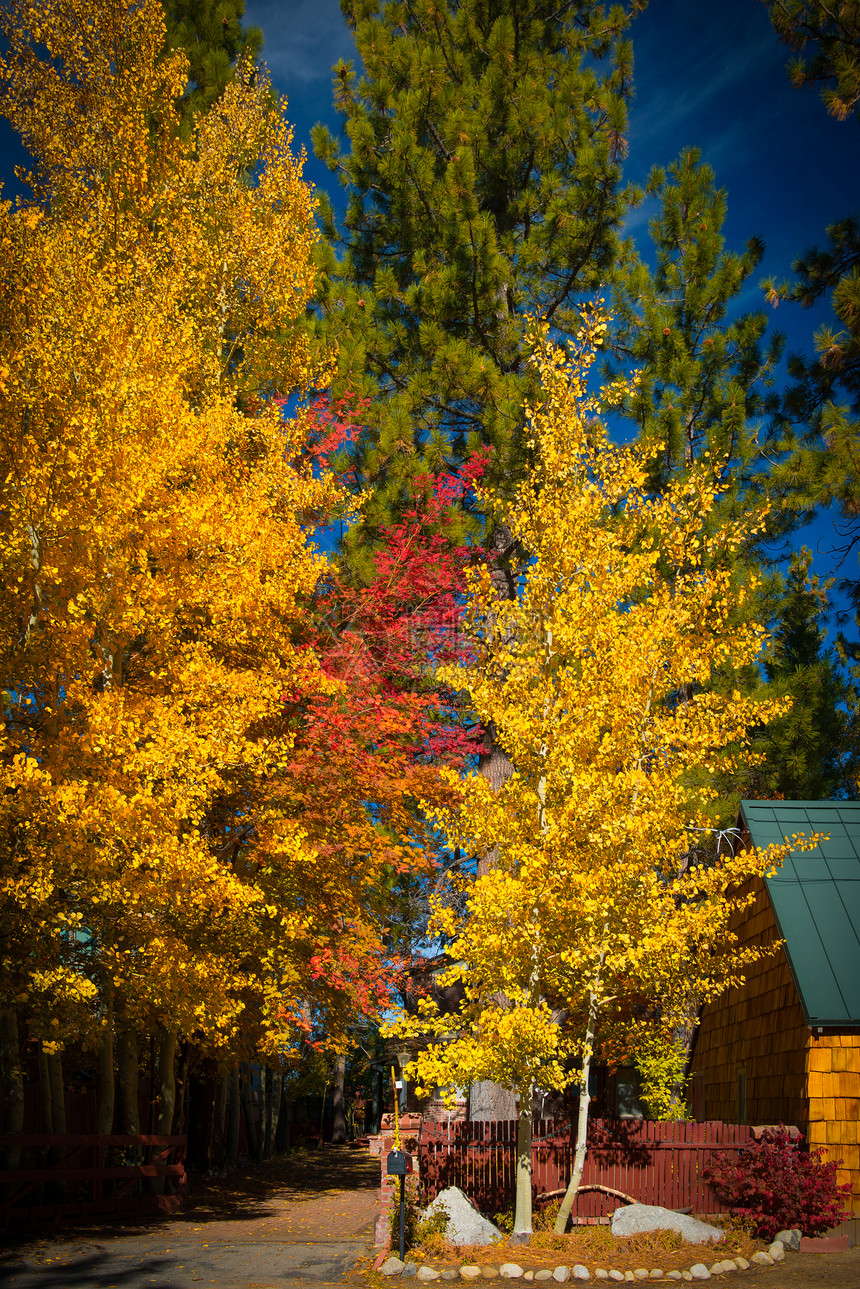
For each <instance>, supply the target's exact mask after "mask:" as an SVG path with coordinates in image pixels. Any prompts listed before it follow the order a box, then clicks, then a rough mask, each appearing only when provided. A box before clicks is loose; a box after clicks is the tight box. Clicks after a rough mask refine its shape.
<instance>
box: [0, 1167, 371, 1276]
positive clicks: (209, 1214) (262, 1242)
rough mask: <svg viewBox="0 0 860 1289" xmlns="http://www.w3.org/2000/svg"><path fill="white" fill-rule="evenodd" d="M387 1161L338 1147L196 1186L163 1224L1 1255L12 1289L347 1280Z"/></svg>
mask: <svg viewBox="0 0 860 1289" xmlns="http://www.w3.org/2000/svg"><path fill="white" fill-rule="evenodd" d="M378 1186H379V1162H378V1160H375V1159H374V1160H370V1159H368V1157H367V1155H366V1154H364V1153H363V1152H362V1153H358V1152H355V1151H351V1150H347V1149H344V1150H339V1149H337V1148H330V1149H327V1150H322V1151H314V1152H308V1153H307V1154H304V1155H298V1156H295V1157H291V1158H290V1159H287V1160H273V1161H271V1162H270V1163H269V1164H267V1165H263V1166H261V1167H260V1168H258V1169H256V1170H255V1172H254V1173H253V1174H252V1175H251V1176H250V1177H244V1178H235V1179H230V1180H229V1181H220V1182H219V1181H213V1182H209V1183H205V1184H203V1185H200V1184H198V1186H197V1187H196V1188H195V1189H194V1191H193V1195H192V1201H191V1204H190V1206H189V1208H188V1209H187V1210H186V1211H185V1212H183V1213H182V1214H179V1215H176V1216H175V1217H172V1218H169V1219H162V1220H161V1221H158V1222H155V1221H147V1222H141V1223H138V1224H137V1225H134V1226H130V1225H129V1224H128V1223H125V1224H124V1225H122V1226H117V1225H108V1224H101V1225H99V1226H90V1227H81V1228H78V1229H76V1230H74V1231H69V1232H65V1231H64V1232H62V1233H58V1234H57V1235H56V1236H45V1235H44V1233H43V1234H42V1235H41V1236H40V1237H39V1238H34V1239H23V1240H22V1241H21V1242H20V1243H18V1245H17V1247H14V1248H12V1249H9V1250H7V1251H6V1252H4V1253H2V1254H0V1283H2V1285H3V1286H4V1289H5V1286H7V1285H8V1286H9V1289H190V1286H192V1285H194V1286H198V1285H199V1286H204V1285H205V1286H210V1285H217V1286H219V1289H276V1287H277V1289H290V1286H293V1285H297V1284H298V1283H300V1282H301V1283H302V1284H304V1285H305V1286H322V1285H325V1284H339V1283H342V1281H343V1280H344V1278H345V1277H346V1276H347V1275H348V1273H349V1272H350V1270H351V1268H352V1267H353V1266H354V1264H355V1262H356V1260H357V1259H358V1258H360V1257H361V1256H362V1255H363V1254H364V1253H366V1252H367V1250H368V1249H369V1247H370V1244H371V1241H372V1239H373V1223H374V1219H375V1216H376V1212H377V1202H378V1201H377V1192H378Z"/></svg>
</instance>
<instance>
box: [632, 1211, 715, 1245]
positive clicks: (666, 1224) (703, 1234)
mask: <svg viewBox="0 0 860 1289" xmlns="http://www.w3.org/2000/svg"><path fill="white" fill-rule="evenodd" d="M643 1231H677V1232H678V1234H679V1235H680V1237H681V1239H682V1240H686V1241H687V1243H688V1244H708V1243H709V1242H712V1243H714V1244H718V1243H719V1241H720V1240H724V1239H725V1238H726V1237H725V1234H724V1232H723V1231H721V1230H720V1228H719V1227H718V1226H711V1225H709V1223H707V1222H699V1221H698V1220H697V1219H696V1218H694V1217H688V1216H687V1214H686V1213H673V1212H672V1210H671V1209H670V1208H661V1207H660V1206H659V1204H629V1205H628V1206H627V1207H626V1208H617V1209H616V1210H615V1212H614V1213H613V1214H612V1234H613V1235H619V1236H621V1235H640V1234H641V1233H642V1232H643Z"/></svg>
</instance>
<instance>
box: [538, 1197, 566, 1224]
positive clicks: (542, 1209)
mask: <svg viewBox="0 0 860 1289" xmlns="http://www.w3.org/2000/svg"><path fill="white" fill-rule="evenodd" d="M560 1208H561V1200H560V1199H551V1200H548V1201H547V1203H546V1204H539V1205H538V1204H536V1205H535V1209H534V1213H533V1215H532V1230H534V1231H551V1230H552V1229H553V1227H554V1226H555V1219H556V1218H557V1217H558V1210H559V1209H560Z"/></svg>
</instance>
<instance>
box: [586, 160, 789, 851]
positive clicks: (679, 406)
mask: <svg viewBox="0 0 860 1289" xmlns="http://www.w3.org/2000/svg"><path fill="white" fill-rule="evenodd" d="M648 191H649V193H650V194H651V195H653V196H654V197H656V198H657V199H658V202H659V205H658V209H657V213H656V215H655V216H654V218H653V219H652V220H651V222H650V226H649V231H650V235H651V242H652V247H653V253H652V256H651V257H649V258H650V259H651V260H652V261H653V266H652V265H651V264H649V263H648V262H647V261H646V260H645V259H643V258H641V257H640V256H639V255H638V254H637V253H636V252H635V251H634V250H633V248H632V247H631V246H628V247H627V248H626V255H625V257H624V259H623V260H622V261H621V262H620V263H619V265H618V268H617V270H616V272H615V274H614V276H613V283H612V288H613V290H612V302H613V313H614V315H615V332H614V335H613V341H612V352H613V358H612V360H611V361H609V362H608V363H607V375H608V376H609V377H612V376H614V375H615V374H617V373H618V372H619V371H624V372H630V371H631V370H635V371H637V372H638V373H639V378H638V383H637V384H636V385H635V387H634V392H633V393H632V394H631V395H630V397H628V398H627V399H626V400H625V402H624V403H623V404H622V406H621V408H620V411H621V413H622V415H624V416H625V417H626V418H627V419H628V422H632V424H633V426H634V427H635V431H636V434H637V437H638V440H639V442H640V443H641V444H643V446H645V447H646V448H648V449H651V450H653V453H654V455H653V457H652V465H651V478H650V487H651V488H652V489H653V490H654V491H655V492H658V491H660V490H661V489H663V488H665V487H666V486H667V484H668V483H669V481H670V480H671V479H672V477H673V476H675V475H676V474H678V473H680V472H683V471H685V470H687V469H689V468H690V466H691V465H693V463H694V462H697V461H699V460H701V459H702V458H703V457H705V456H708V457H710V459H711V460H712V462H713V464H714V466H715V467H716V468H717V469H718V471H719V473H720V475H721V478H722V482H723V486H724V488H725V492H724V495H723V498H722V501H721V503H720V505H719V507H718V508H717V516H718V517H719V519H720V520H722V519H723V518H725V517H726V516H727V515H731V516H733V517H735V518H738V517H744V518H748V519H749V520H750V524H749V528H750V539H749V542H748V543H747V545H746V547H745V548H744V549H742V550H740V551H738V550H734V549H733V550H728V551H726V555H725V558H726V559H727V560H728V561H729V562H730V564H731V567H732V570H733V574H734V576H735V577H736V578H737V579H739V580H747V579H749V577H750V576H751V575H753V574H754V575H756V576H757V577H759V578H761V579H762V590H761V592H760V594H759V596H758V597H757V599H756V600H750V601H749V604H748V607H747V610H746V612H747V614H748V615H749V616H752V617H762V616H764V617H767V616H768V610H767V607H766V604H769V603H771V602H772V600H771V597H778V595H779V592H780V589H781V581H780V579H779V577H778V575H775V574H774V573H772V572H771V571H769V569H768V568H767V564H768V562H769V552H768V549H767V539H773V538H775V537H776V536H777V534H778V533H781V532H782V531H783V530H784V529H786V528H787V527H788V526H789V521H790V516H789V514H788V512H786V511H784V510H779V509H778V508H774V509H773V510H772V511H770V512H768V496H767V494H768V492H769V491H770V475H769V471H768V469H767V459H766V457H765V455H764V448H763V445H762V443H761V441H760V437H761V435H760V432H761V427H762V423H763V422H764V421H765V420H766V418H767V413H768V410H769V409H771V408H772V405H773V401H774V398H775V395H774V392H773V381H774V374H775V369H776V368H777V366H778V364H779V360H780V357H781V354H782V347H783V339H782V336H781V335H779V334H778V333H776V334H773V335H770V336H769V335H768V317H767V314H766V312H765V311H764V310H758V311H755V312H752V313H743V312H739V310H738V302H739V300H740V299H741V297H742V296H743V293H744V292H745V290H747V289H748V287H749V284H750V281H751V279H752V278H753V275H754V273H755V270H756V268H757V267H758V265H759V263H760V261H761V257H762V254H763V249H764V248H763V246H762V244H761V242H760V241H759V240H758V239H755V238H753V239H750V241H748V242H747V244H746V247H745V248H744V250H743V251H742V252H741V253H737V252H734V251H730V250H728V249H727V248H726V245H725V236H724V234H723V227H724V223H725V219H726V212H727V196H726V192H725V190H723V189H720V188H717V186H716V181H715V176H714V172H713V170H712V169H711V167H710V166H708V165H705V164H704V163H703V162H702V158H701V153H700V152H699V151H698V149H695V148H690V149H687V150H685V151H684V152H683V153H682V154H681V156H680V157H679V158H678V160H677V161H675V162H674V163H673V164H672V165H671V166H669V167H668V171H665V170H663V169H662V168H659V167H657V168H655V169H654V170H653V171H652V173H651V175H650V177H649V180H648ZM765 516H767V527H766V528H765V529H764V530H759V529H758V527H757V521H759V520H761V521H762V522H764V518H765ZM715 518H716V517H715ZM679 571H682V570H679ZM763 601H766V604H763ZM712 684H713V685H714V686H715V687H716V688H717V689H719V690H721V691H724V690H729V691H731V690H733V689H736V688H740V689H742V690H744V691H746V692H756V691H758V690H759V689H760V688H761V685H762V677H761V674H760V672H759V670H758V669H757V668H754V667H749V668H746V669H745V670H744V671H743V673H739V672H737V671H735V670H733V669H728V670H727V671H725V673H724V674H720V675H718V676H715V677H714V678H713V681H712ZM691 697H692V690H690V691H689V692H686V693H684V694H680V695H679V701H688V700H689V699H690V698H691ZM750 775H751V768H750V767H749V766H748V765H747V764H746V762H745V760H744V758H743V756H742V754H741V753H740V749H739V757H738V763H737V767H736V770H735V771H734V772H733V773H732V774H731V775H730V776H727V777H726V778H725V779H724V781H723V782H722V784H721V789H722V790H721V799H720V802H719V803H718V805H717V807H716V808H715V809H714V811H713V812H712V814H713V823H714V825H715V827H716V828H724V827H726V826H729V825H730V824H731V823H732V822H733V819H734V816H735V814H736V809H737V800H738V799H739V798H740V797H741V796H744V795H749V782H750ZM714 840H715V839H714V837H705V838H703V840H702V854H703V855H707V854H708V853H709V850H710V849H712V846H713V844H714ZM699 859H701V856H699Z"/></svg>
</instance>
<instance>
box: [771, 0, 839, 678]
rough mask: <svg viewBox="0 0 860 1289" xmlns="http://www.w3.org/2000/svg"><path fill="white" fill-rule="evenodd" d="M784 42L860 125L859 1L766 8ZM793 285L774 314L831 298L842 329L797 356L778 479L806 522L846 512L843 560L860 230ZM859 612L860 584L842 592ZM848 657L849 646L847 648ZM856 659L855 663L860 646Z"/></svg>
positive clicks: (821, 253)
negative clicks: (786, 305) (823, 512)
mask: <svg viewBox="0 0 860 1289" xmlns="http://www.w3.org/2000/svg"><path fill="white" fill-rule="evenodd" d="M764 3H765V4H766V5H767V8H768V11H769V13H770V18H771V22H772V23H773V26H774V29H775V30H776V32H777V33H778V35H779V36H780V37H781V38H782V39H783V40H784V41H785V42H786V43H787V44H789V45H790V46H791V47H792V48H793V49H795V50H797V51H799V53H800V54H801V56H800V57H798V58H797V59H796V60H795V61H794V62H792V63H791V64H789V73H790V75H791V78H792V80H793V82H794V83H795V84H796V85H818V86H820V87H821V98H822V100H823V102H824V104H825V106H826V108H827V110H828V112H829V113H830V115H831V116H834V117H835V118H836V119H837V120H839V121H849V119H850V118H851V117H852V116H853V117H854V120H853V121H852V122H851V124H852V125H856V123H857V120H858V119H860V5H858V3H857V0H835V2H834V3H827V4H824V3H821V2H820V0H764ZM792 271H793V273H794V277H793V279H792V280H790V281H787V282H783V283H780V284H777V283H776V282H775V281H774V280H773V279H770V280H768V281H766V282H765V283H764V284H763V285H764V288H765V290H766V292H767V296H768V299H769V300H770V302H771V303H772V304H774V305H776V304H778V303H779V302H780V301H781V300H788V301H794V302H795V303H798V304H800V305H801V306H802V307H804V308H811V307H812V306H813V305H815V304H818V303H819V302H820V301H821V300H822V299H824V298H826V299H828V300H829V303H830V305H831V307H832V310H833V315H834V321H833V322H830V323H827V324H826V325H824V326H822V327H820V328H819V329H818V331H817V332H816V333H815V337H814V346H815V354H814V357H808V356H806V355H803V354H792V355H791V356H790V358H789V376H790V378H791V379H790V383H789V385H788V387H787V389H786V391H785V395H784V398H783V402H782V407H781V409H780V414H779V416H778V417H777V418H776V429H777V430H778V431H779V432H780V433H781V435H782V444H781V446H782V447H783V448H784V449H786V450H787V457H786V460H785V462H784V464H782V465H781V466H780V467H779V468H778V469H777V471H776V472H775V473H776V476H777V478H778V479H782V480H784V481H785V482H786V483H787V484H788V485H789V486H790V488H791V493H790V495H791V498H792V503H791V504H792V505H793V507H794V509H795V510H796V511H798V512H799V513H800V514H801V515H802V516H803V517H804V518H811V517H812V516H813V515H814V513H815V511H816V510H817V509H818V508H820V507H824V506H831V505H835V506H837V507H838V509H839V513H840V517H841V526H840V527H839V528H838V529H837V531H838V532H840V534H841V537H842V543H843V544H842V547H841V550H839V552H838V553H839V554H840V555H841V556H842V559H843V560H844V559H845V557H846V556H847V555H848V553H849V552H850V551H851V550H852V549H854V548H856V547H858V546H860V488H858V482H857V481H858V477H860V468H858V467H860V222H858V219H857V218H856V217H849V218H845V219H840V220H838V221H837V222H835V223H834V224H832V225H831V226H830V227H829V228H828V229H827V244H826V246H824V247H815V248H813V249H811V250H808V251H806V252H805V254H804V255H802V256H800V257H799V258H798V259H797V260H795V262H794V264H793V265H792ZM843 590H845V591H847V593H848V595H849V597H850V599H851V600H852V601H853V603H854V606H855V609H856V610H857V611H858V625H860V581H858V580H857V579H856V577H854V578H849V579H847V580H846V581H845V582H844V583H843ZM846 648H848V646H846ZM849 652H850V653H852V654H856V653H857V652H858V646H856V645H854V646H852V647H851V648H850V649H849Z"/></svg>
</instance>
